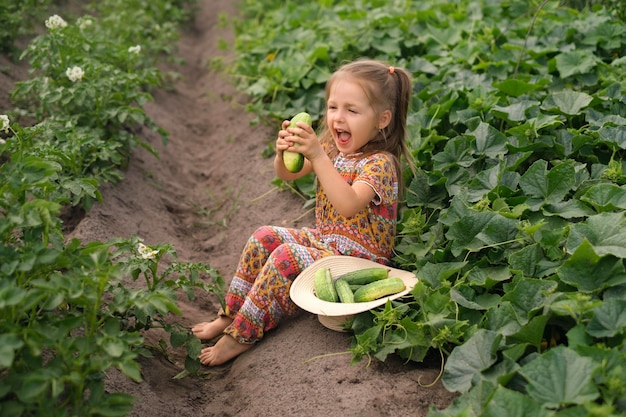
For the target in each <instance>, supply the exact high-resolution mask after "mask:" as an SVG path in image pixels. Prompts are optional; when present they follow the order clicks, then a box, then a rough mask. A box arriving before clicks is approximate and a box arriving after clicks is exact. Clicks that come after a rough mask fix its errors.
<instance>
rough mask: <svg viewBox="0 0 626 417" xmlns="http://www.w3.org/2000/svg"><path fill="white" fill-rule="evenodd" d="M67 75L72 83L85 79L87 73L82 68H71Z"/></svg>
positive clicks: (66, 72)
mask: <svg viewBox="0 0 626 417" xmlns="http://www.w3.org/2000/svg"><path fill="white" fill-rule="evenodd" d="M65 75H67V78H69V79H70V81H72V82H77V81H80V80H82V79H83V76H84V75H85V72H84V71H83V69H82V68H81V67H71V68H68V69H67V70H66V71H65Z"/></svg>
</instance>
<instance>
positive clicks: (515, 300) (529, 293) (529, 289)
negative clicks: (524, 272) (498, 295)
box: [502, 278, 558, 324]
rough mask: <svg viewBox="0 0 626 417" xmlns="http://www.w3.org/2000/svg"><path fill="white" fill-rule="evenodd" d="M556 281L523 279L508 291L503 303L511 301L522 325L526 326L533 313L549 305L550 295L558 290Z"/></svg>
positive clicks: (503, 297)
mask: <svg viewBox="0 0 626 417" xmlns="http://www.w3.org/2000/svg"><path fill="white" fill-rule="evenodd" d="M557 285H558V284H557V283H556V282H555V281H547V280H542V279H531V278H521V279H519V280H518V281H516V282H514V283H512V287H511V288H507V289H506V293H505V294H504V295H503V296H502V301H509V302H510V303H511V305H512V306H513V308H514V309H515V311H516V312H517V314H518V317H519V320H520V323H521V324H525V323H527V322H528V320H529V319H530V318H531V316H532V314H531V313H532V312H533V311H536V310H539V309H543V308H544V307H545V306H546V305H547V301H548V299H549V297H550V294H552V293H554V291H555V290H556V288H557Z"/></svg>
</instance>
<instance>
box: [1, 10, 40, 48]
mask: <svg viewBox="0 0 626 417" xmlns="http://www.w3.org/2000/svg"><path fill="white" fill-rule="evenodd" d="M49 3H51V2H50V0H22V1H14V0H2V1H0V51H2V52H8V53H14V52H16V51H17V47H16V46H15V45H14V42H15V40H16V39H17V38H18V37H19V36H21V35H25V34H27V33H29V30H32V26H33V20H35V19H36V18H38V17H41V16H42V14H43V12H44V10H45V8H46V6H48V4H49Z"/></svg>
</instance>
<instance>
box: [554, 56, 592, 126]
mask: <svg viewBox="0 0 626 417" xmlns="http://www.w3.org/2000/svg"><path fill="white" fill-rule="evenodd" d="M555 60H556V68H557V70H558V71H559V74H560V75H561V78H567V77H570V76H572V75H574V74H585V73H588V72H590V71H591V70H592V69H593V68H594V67H595V66H596V63H597V62H598V59H597V58H596V57H595V55H593V54H590V53H589V52H587V51H584V50H579V49H577V50H574V51H568V52H563V53H560V54H559V55H557V56H556V58H555ZM569 114H575V113H569Z"/></svg>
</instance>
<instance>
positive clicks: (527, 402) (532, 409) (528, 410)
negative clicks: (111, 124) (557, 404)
mask: <svg viewBox="0 0 626 417" xmlns="http://www.w3.org/2000/svg"><path fill="white" fill-rule="evenodd" d="M481 416H482V417H503V416H506V417H529V416H532V417H550V416H552V412H551V411H549V410H546V409H545V408H544V407H543V405H542V404H541V403H539V402H537V401H535V400H533V399H530V398H528V397H527V396H525V395H524V394H522V393H521V392H518V391H513V390H510V389H507V388H504V387H502V386H498V387H497V388H496V392H495V393H494V395H493V397H491V400H489V402H488V403H487V404H486V405H485V409H484V413H482V414H481Z"/></svg>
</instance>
